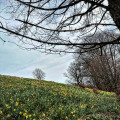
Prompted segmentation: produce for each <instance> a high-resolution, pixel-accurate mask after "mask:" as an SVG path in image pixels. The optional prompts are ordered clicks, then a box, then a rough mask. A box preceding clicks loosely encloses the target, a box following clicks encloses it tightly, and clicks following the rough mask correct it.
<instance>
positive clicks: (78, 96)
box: [0, 75, 120, 120]
mask: <svg viewBox="0 0 120 120" xmlns="http://www.w3.org/2000/svg"><path fill="white" fill-rule="evenodd" d="M99 92H100V93H99V94H95V93H93V91H92V89H88V88H85V89H83V88H78V87H75V86H70V85H64V84H59V83H55V82H47V81H43V80H36V79H28V78H19V77H11V76H4V75H0V120H26V119H27V120H120V102H117V101H116V95H115V94H114V93H110V92H104V91H99Z"/></svg>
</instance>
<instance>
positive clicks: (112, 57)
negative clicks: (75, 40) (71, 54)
mask: <svg viewBox="0 0 120 120" xmlns="http://www.w3.org/2000/svg"><path fill="white" fill-rule="evenodd" d="M117 36H118V35H117V34H115V33H108V32H104V34H103V33H98V34H96V35H94V36H92V37H86V38H85V41H87V42H90V41H97V42H98V43H99V42H101V41H103V40H104V41H110V40H112V39H114V38H116V37H117ZM75 59H78V60H79V59H82V60H83V61H84V62H85V63H86V65H87V67H86V70H87V73H88V76H89V78H90V80H91V81H92V83H93V84H94V85H95V86H96V87H97V88H99V89H101V90H107V91H115V90H116V89H117V88H119V85H120V75H119V71H120V63H119V47H118V45H114V46H113V45H108V46H104V47H103V49H102V51H101V49H98V50H95V51H91V52H89V53H86V54H84V55H79V54H76V55H75Z"/></svg>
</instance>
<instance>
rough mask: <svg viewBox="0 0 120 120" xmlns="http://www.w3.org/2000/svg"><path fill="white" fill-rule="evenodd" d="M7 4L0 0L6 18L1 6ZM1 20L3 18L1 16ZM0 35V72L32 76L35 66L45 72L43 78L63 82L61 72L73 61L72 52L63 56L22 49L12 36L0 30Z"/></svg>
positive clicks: (0, 11) (5, 15)
mask: <svg viewBox="0 0 120 120" xmlns="http://www.w3.org/2000/svg"><path fill="white" fill-rule="evenodd" d="M6 4H7V1H6V0H5V1H4V0H0V14H2V15H3V16H4V17H5V18H7V14H6V13H4V12H3V10H2V8H4V6H5V5H6ZM1 20H4V19H2V18H1ZM0 37H2V38H3V39H4V40H5V41H7V42H6V43H5V44H3V41H2V40H0V74H3V75H11V76H20V77H27V78H33V75H32V72H33V70H34V69H35V68H40V69H41V70H43V71H44V72H45V73H46V78H45V80H47V81H55V82H60V83H65V80H66V78H65V77H64V75H63V73H64V72H66V69H67V68H68V66H69V63H70V62H71V61H73V59H72V54H67V55H65V56H60V55H55V54H54V55H52V54H48V55H46V54H44V53H40V52H38V51H33V50H32V51H28V50H22V49H20V48H19V47H18V46H16V45H15V44H12V43H9V42H8V41H11V42H14V41H15V40H14V38H13V37H11V36H7V35H5V34H3V33H2V32H0Z"/></svg>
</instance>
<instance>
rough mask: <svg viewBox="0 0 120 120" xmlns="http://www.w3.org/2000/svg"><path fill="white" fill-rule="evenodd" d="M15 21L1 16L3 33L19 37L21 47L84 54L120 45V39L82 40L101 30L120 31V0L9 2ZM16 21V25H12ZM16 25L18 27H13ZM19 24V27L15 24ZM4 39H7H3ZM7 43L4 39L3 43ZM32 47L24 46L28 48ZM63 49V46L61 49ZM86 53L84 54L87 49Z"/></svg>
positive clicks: (14, 0)
mask: <svg viewBox="0 0 120 120" xmlns="http://www.w3.org/2000/svg"><path fill="white" fill-rule="evenodd" d="M8 2H9V3H8V4H6V5H7V7H6V9H2V10H1V11H0V12H4V10H7V13H10V15H11V18H10V19H6V18H5V17H4V14H1V15H0V29H1V32H4V33H5V32H9V33H10V34H13V35H15V36H17V37H18V38H19V40H20V43H21V44H20V43H19V45H22V47H25V48H26V47H27V48H28V49H38V50H40V51H41V52H46V53H61V52H65V53H66V52H67V53H73V52H74V50H75V49H77V48H81V51H79V52H81V53H83V52H87V51H89V50H95V49H99V48H102V47H103V46H105V45H108V44H120V42H119V41H120V36H118V37H117V38H115V39H113V40H112V41H107V42H106V41H104V40H103V42H99V43H97V42H89V43H84V42H81V40H82V39H83V38H84V37H85V36H86V35H88V34H89V33H91V34H92V35H94V34H96V32H98V31H102V30H104V29H107V30H111V29H112V30H114V29H117V30H120V12H119V11H120V7H119V6H120V1H119V0H59V1H58V0H8ZM11 21H12V25H11ZM13 22H14V25H13ZM15 24H16V25H15ZM0 39H1V40H3V38H2V37H1V38H0ZM3 41H4V40H3ZM26 44H27V45H29V47H28V46H24V45H26ZM60 46H62V47H60ZM86 46H87V50H86V51H82V50H84V49H85V48H86Z"/></svg>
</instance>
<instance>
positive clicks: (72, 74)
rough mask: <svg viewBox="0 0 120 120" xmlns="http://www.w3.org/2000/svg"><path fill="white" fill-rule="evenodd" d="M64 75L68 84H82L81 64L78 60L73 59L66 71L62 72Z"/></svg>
mask: <svg viewBox="0 0 120 120" xmlns="http://www.w3.org/2000/svg"><path fill="white" fill-rule="evenodd" d="M64 75H65V77H67V78H68V80H67V81H66V82H67V83H70V84H75V83H77V84H82V83H83V66H82V63H81V62H80V61H74V62H72V63H71V64H70V65H69V67H68V69H67V72H66V73H64Z"/></svg>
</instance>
